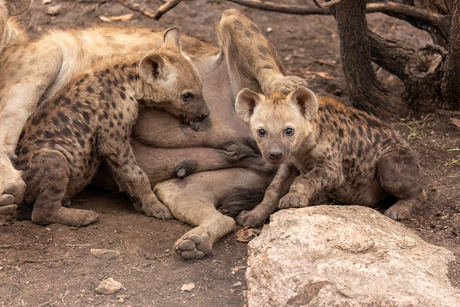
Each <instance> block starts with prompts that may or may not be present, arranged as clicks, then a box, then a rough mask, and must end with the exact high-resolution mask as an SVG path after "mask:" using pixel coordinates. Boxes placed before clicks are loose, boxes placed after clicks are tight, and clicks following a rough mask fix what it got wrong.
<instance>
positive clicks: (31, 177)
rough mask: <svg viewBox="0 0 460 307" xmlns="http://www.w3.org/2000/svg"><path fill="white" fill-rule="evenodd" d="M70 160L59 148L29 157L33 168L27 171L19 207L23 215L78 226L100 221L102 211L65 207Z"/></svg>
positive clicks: (43, 223)
mask: <svg viewBox="0 0 460 307" xmlns="http://www.w3.org/2000/svg"><path fill="white" fill-rule="evenodd" d="M67 163H68V161H67V159H66V158H65V157H64V155H62V154H61V153H60V152H57V151H46V152H40V153H37V154H36V155H34V156H33V157H32V158H31V159H30V160H29V165H32V167H31V168H29V169H26V170H25V171H24V179H25V181H26V184H27V188H26V192H25V197H24V200H23V202H22V203H21V204H20V205H19V209H18V212H20V215H22V216H21V217H22V218H28V217H29V218H30V219H31V220H32V222H34V223H36V224H40V225H47V224H50V223H60V224H64V225H69V226H75V227H78V226H86V225H89V224H91V223H94V222H95V221H96V220H97V216H98V214H97V213H96V212H94V211H92V210H81V209H70V208H65V207H63V206H62V202H63V200H64V197H65V195H66V190H67V185H68V183H69V177H70V170H69V167H68V165H67ZM32 207H33V209H32V213H31V214H30V213H29V212H30V209H31V208H32Z"/></svg>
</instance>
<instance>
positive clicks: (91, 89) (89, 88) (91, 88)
mask: <svg viewBox="0 0 460 307" xmlns="http://www.w3.org/2000/svg"><path fill="white" fill-rule="evenodd" d="M86 90H87V91H88V93H90V94H92V93H94V88H93V87H92V86H91V85H88V86H87V87H86Z"/></svg>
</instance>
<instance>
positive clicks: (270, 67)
mask: <svg viewBox="0 0 460 307" xmlns="http://www.w3.org/2000/svg"><path fill="white" fill-rule="evenodd" d="M263 68H264V69H270V70H274V69H273V66H271V65H264V67H263Z"/></svg>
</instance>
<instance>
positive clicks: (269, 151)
mask: <svg viewBox="0 0 460 307" xmlns="http://www.w3.org/2000/svg"><path fill="white" fill-rule="evenodd" d="M267 106H270V107H267ZM235 108H236V112H237V114H238V116H239V117H240V118H241V119H242V120H243V121H245V122H246V123H248V124H249V125H250V127H251V131H252V133H253V134H254V137H255V139H256V141H257V145H258V146H259V148H260V150H261V152H262V156H263V158H264V159H265V160H266V161H267V162H269V163H271V164H281V163H283V162H285V161H286V160H287V159H288V158H289V157H290V156H291V153H292V152H293V151H295V149H296V148H297V147H298V146H299V143H301V142H302V141H303V140H304V139H305V138H307V137H308V135H309V134H310V133H311V131H312V127H311V124H310V120H311V119H312V117H313V116H314V115H315V114H316V112H317V111H318V100H317V99H316V96H315V94H314V93H313V92H312V91H310V90H309V89H307V88H305V87H299V88H298V89H297V90H295V91H294V92H291V93H290V94H289V95H284V94H281V93H275V94H273V95H271V96H264V95H262V94H258V93H255V92H253V91H251V90H250V89H247V88H246V89H243V90H242V91H241V92H240V93H239V94H238V96H237V98H236V106H235Z"/></svg>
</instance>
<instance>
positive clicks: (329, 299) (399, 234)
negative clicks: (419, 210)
mask: <svg viewBox="0 0 460 307" xmlns="http://www.w3.org/2000/svg"><path fill="white" fill-rule="evenodd" d="M452 260H454V256H453V254H452V253H451V252H450V251H448V250H446V249H445V248H442V247H438V246H434V245H431V244H428V243H426V242H425V241H423V240H422V239H421V238H419V237H418V236H417V235H416V234H414V233H413V232H412V230H410V229H408V228H406V227H405V226H404V225H402V224H401V223H398V222H395V221H393V220H391V219H389V218H387V217H385V216H384V215H382V214H380V213H379V212H377V211H375V210H373V209H370V208H366V207H359V206H314V207H307V208H302V209H288V210H281V211H278V212H277V213H275V214H273V215H272V216H271V217H270V223H269V224H268V225H265V226H264V228H263V230H262V233H261V235H260V236H259V237H257V238H255V239H253V240H252V241H251V242H250V243H249V258H248V269H247V272H246V279H247V285H248V303H249V306H250V307H253V306H254V307H255V306H257V307H259V306H409V305H412V306H437V307H438V306H460V291H459V290H458V289H455V288H453V287H452V285H451V284H450V282H449V279H448V278H447V276H446V274H447V263H448V262H449V261H452Z"/></svg>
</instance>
